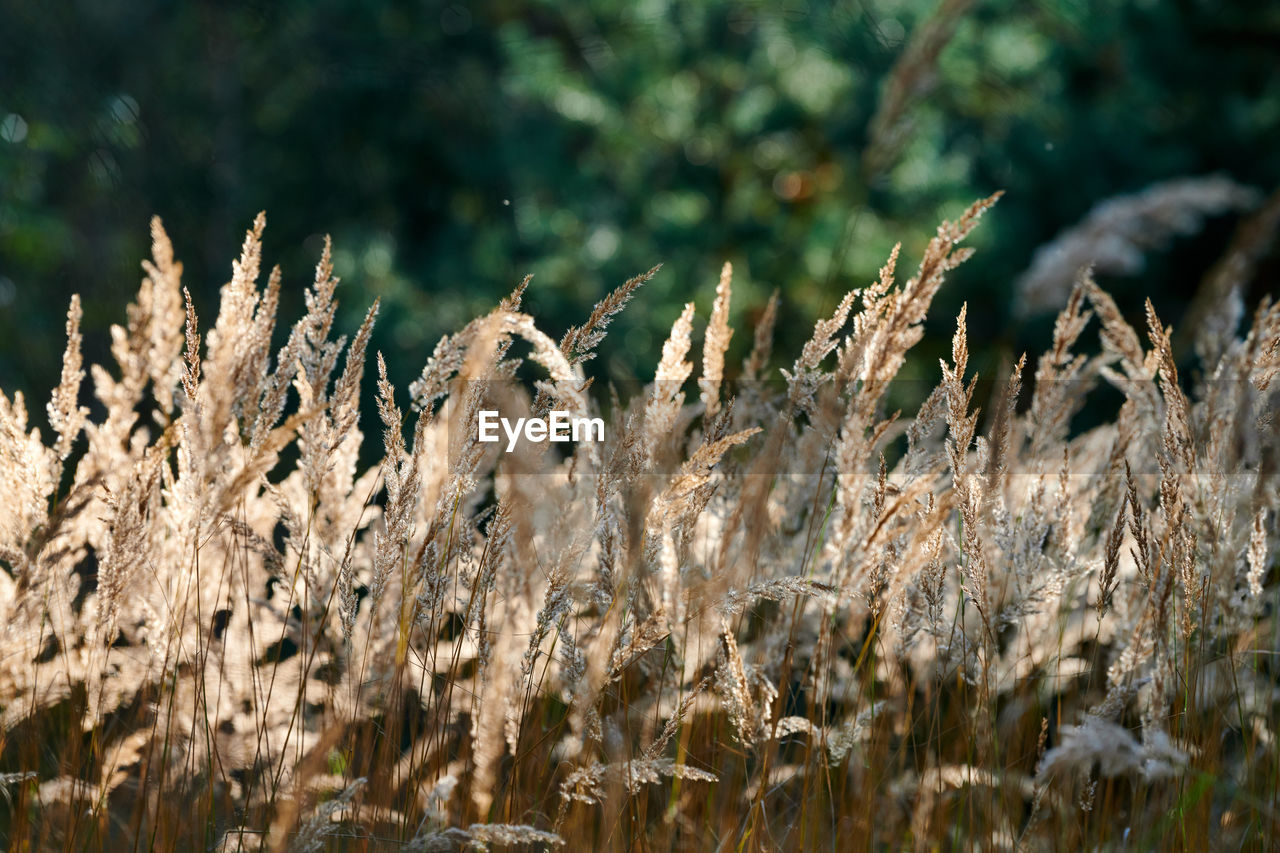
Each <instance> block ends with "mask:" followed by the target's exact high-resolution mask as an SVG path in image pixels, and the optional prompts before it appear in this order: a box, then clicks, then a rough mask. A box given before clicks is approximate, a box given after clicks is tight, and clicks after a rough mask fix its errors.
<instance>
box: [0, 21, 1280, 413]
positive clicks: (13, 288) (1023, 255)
mask: <svg viewBox="0 0 1280 853" xmlns="http://www.w3.org/2000/svg"><path fill="white" fill-rule="evenodd" d="M938 5H939V4H938V2H937V0H837V2H787V0H783V2H721V0H710V2H697V3H694V2H688V3H675V2H668V0H595V2H583V3H564V2H530V3H517V2H511V0H485V1H484V2H474V3H440V2H419V3H400V2H396V3H371V2H356V0H279V2H270V3H268V2H217V3H214V2H191V3H180V4H176V3H169V2H160V0H93V1H92V2H90V0H69V2H65V3H61V4H44V3H31V2H27V1H26V0H0V21H2V22H3V25H2V26H0V387H4V388H5V389H6V390H12V389H14V388H25V389H28V391H29V392H31V393H32V394H33V396H34V399H36V400H41V401H42V400H43V399H44V394H45V393H46V390H45V389H47V388H49V387H50V386H51V385H52V384H53V383H54V382H55V381H56V377H57V371H58V359H59V353H60V351H61V347H62V323H63V313H64V311H65V307H66V303H67V300H68V298H69V296H70V294H71V293H72V292H73V291H79V292H80V293H82V294H83V295H84V298H85V310H86V320H85V328H86V333H87V335H88V340H87V347H88V349H89V356H90V357H92V358H101V357H103V355H104V351H105V346H106V335H105V327H106V325H107V324H108V323H110V322H115V321H118V320H120V319H121V318H122V315H123V310H122V309H123V305H124V303H125V301H126V300H127V299H128V298H129V296H130V295H131V294H132V292H133V291H134V289H135V288H136V286H137V279H138V276H139V267H138V263H139V260H140V259H141V258H142V257H143V256H144V255H145V253H146V251H147V241H148V236H147V220H148V218H149V217H150V216H151V215H152V214H153V213H154V214H159V215H161V216H162V217H163V218H164V221H165V223H166V227H167V228H168V229H169V231H170V234H171V236H172V237H173V239H174V243H175V246H176V248H177V253H178V256H179V257H180V258H181V259H183V260H184V262H185V264H186V270H187V274H186V282H187V284H188V286H190V287H191V289H192V292H193V294H194V296H195V299H196V303H197V307H198V309H199V311H200V312H201V314H202V315H203V316H204V318H205V320H206V322H211V320H212V316H213V314H214V313H215V310H216V304H217V303H216V294H217V288H218V286H220V285H221V283H223V282H224V281H225V280H226V279H227V278H228V277H229V271H230V259H231V258H232V257H233V255H234V254H235V253H236V251H237V250H238V247H239V243H240V238H241V235H242V233H243V230H244V229H245V228H247V227H248V225H249V223H250V222H251V220H252V217H253V215H254V213H255V212H256V211H258V210H260V209H265V210H267V212H268V222H269V225H268V229H267V261H268V263H272V262H279V263H281V264H282V265H283V267H284V270H285V281H286V282H287V283H288V288H287V289H288V290H289V296H288V299H289V300H292V302H290V301H288V300H286V305H285V309H284V311H283V314H282V316H283V319H284V320H286V321H289V320H291V318H292V316H294V314H293V313H292V312H293V310H294V309H295V308H296V307H297V305H298V303H299V302H300V294H301V291H302V288H303V286H304V285H305V283H307V282H308V281H309V272H310V269H311V267H312V266H313V265H314V263H315V260H316V258H317V256H318V254H319V246H320V242H321V236H322V234H323V233H325V232H329V233H332V234H333V236H334V240H335V245H336V250H337V266H338V272H339V274H340V275H341V276H342V277H343V279H344V285H343V286H342V287H341V288H340V291H339V292H340V294H341V295H342V300H343V310H344V312H346V313H347V316H346V317H345V320H344V324H345V327H346V328H348V329H354V327H355V325H356V323H357V322H358V319H357V318H358V315H359V314H360V313H361V312H363V310H364V308H365V307H366V306H367V304H368V303H369V302H370V301H371V300H372V299H373V298H374V297H381V298H382V300H383V314H382V320H381V323H380V326H379V332H378V335H377V337H376V339H375V342H374V345H375V346H376V347H378V348H381V349H383V350H384V351H385V352H386V353H387V355H388V361H389V363H390V365H391V368H392V373H393V379H395V380H397V381H398V382H399V383H402V384H403V383H405V382H407V381H408V380H409V379H410V378H412V377H413V376H414V375H416V373H417V371H418V370H419V369H420V368H421V366H422V363H423V362H424V360H425V358H426V356H427V354H428V353H429V351H430V348H431V346H432V345H433V344H434V341H435V340H436V339H437V338H438V336H439V335H440V334H442V333H443V332H446V331H450V330H452V329H454V328H456V327H458V326H459V325H461V324H462V323H463V322H465V321H466V320H467V319H469V318H470V317H472V316H474V315H475V314H476V313H478V312H481V311H484V310H487V309H488V308H489V307H491V306H492V305H493V304H494V303H495V302H496V301H497V299H499V298H500V297H501V296H502V295H504V294H505V293H507V292H509V291H510V289H511V288H512V287H513V286H514V285H515V283H516V282H517V281H518V280H519V279H520V278H521V277H522V275H523V274H525V273H526V272H532V273H534V274H535V278H534V282H533V285H532V287H531V289H530V291H529V296H528V298H527V300H526V307H527V308H528V309H530V310H531V311H532V312H533V313H535V314H536V315H538V316H539V318H540V320H542V321H543V322H544V323H545V324H546V326H547V328H548V329H549V330H550V331H552V332H553V333H559V332H561V331H563V330H564V329H565V328H567V327H568V326H569V325H571V324H573V323H575V322H579V321H580V319H581V318H582V317H583V316H585V314H586V313H587V312H588V311H589V310H590V307H591V305H592V303H594V301H595V300H596V299H598V298H600V297H601V296H603V295H604V294H605V293H606V292H608V290H609V289H611V288H612V287H614V286H616V285H617V284H619V283H621V282H622V281H623V280H624V279H625V278H627V277H629V276H631V275H634V274H636V273H638V272H641V271H643V270H645V269H648V268H649V267H650V266H652V265H653V264H655V263H658V262H662V263H663V264H664V265H665V266H664V269H663V271H662V272H661V273H660V274H659V276H658V277H657V278H656V279H655V280H654V281H653V282H652V283H651V284H650V285H648V286H647V288H646V290H645V291H642V293H641V295H640V296H639V298H638V300H637V302H636V303H634V304H633V306H632V307H631V308H630V309H628V311H627V312H626V313H625V314H624V315H623V316H622V318H621V320H620V321H619V323H618V324H617V326H615V331H614V333H612V334H611V335H610V337H609V339H608V340H607V341H606V345H605V346H604V348H603V354H604V358H603V359H602V361H601V362H599V363H598V364H597V365H596V368H595V370H596V372H597V373H603V374H605V376H603V377H601V378H608V377H626V376H629V375H632V374H635V373H638V374H639V375H640V377H641V378H644V377H645V376H646V375H647V374H646V371H649V370H651V369H652V364H653V363H654V361H655V360H656V357H657V353H658V351H659V349H660V347H661V342H662V340H663V338H664V337H665V333H666V330H667V329H668V328H669V325H670V323H671V321H672V320H673V319H674V318H675V316H676V315H677V314H678V312H679V309H680V305H681V304H682V303H684V302H686V301H689V300H695V299H696V300H698V302H699V305H700V307H701V308H702V311H703V316H704V317H705V313H706V311H707V310H708V308H709V305H710V299H711V292H712V291H713V290H714V286H715V282H716V279H717V271H718V269H719V266H720V264H721V263H722V262H723V261H724V260H730V261H732V262H733V263H734V266H735V299H734V308H733V319H734V322H735V324H737V325H738V327H739V328H740V329H743V331H741V332H740V333H739V334H738V335H737V336H736V337H735V339H734V349H733V351H732V352H731V355H733V354H736V353H738V352H739V351H741V350H743V349H745V347H746V346H748V345H749V341H750V334H749V333H748V332H747V331H746V330H745V327H746V326H747V325H749V324H750V322H751V321H752V320H753V318H754V317H755V315H756V313H757V312H758V310H759V308H760V307H762V306H763V304H764V301H765V299H766V298H767V295H768V293H769V292H770V291H771V290H772V289H773V288H775V287H776V288H780V289H781V291H782V294H783V297H784V299H783V305H784V308H783V314H782V321H781V323H780V327H779V342H778V347H779V348H780V351H782V352H785V353H794V352H796V351H797V350H798V347H799V345H800V344H801V343H802V341H803V340H804V339H805V338H806V337H807V335H808V332H809V330H810V329H811V328H812V321H813V320H814V319H815V318H816V316H817V315H818V314H820V313H821V312H823V311H827V310H830V309H831V308H832V307H833V306H834V305H835V303H836V301H837V300H838V299H839V297H840V295H841V294H842V293H843V292H844V291H845V290H847V289H848V288H849V287H852V286H860V285H862V284H864V283H866V282H867V281H869V280H871V279H872V278H873V277H874V275H875V272H876V270H877V269H878V267H879V266H880V265H881V264H882V263H883V262H884V259H885V257H886V256H887V255H888V252H889V250H890V248H891V246H892V244H893V242H894V241H896V240H898V239H902V240H904V241H905V242H904V247H903V252H904V263H903V267H902V269H903V270H904V272H909V270H910V268H912V267H913V266H914V263H915V261H916V260H917V259H918V258H919V254H920V249H921V248H922V246H923V244H924V242H925V241H926V240H927V239H928V238H929V236H931V234H932V231H933V229H934V227H935V226H936V224H937V222H938V221H939V219H941V218H942V217H945V216H952V215H955V214H956V213H958V212H959V211H960V210H962V209H963V207H964V206H965V205H967V204H968V203H969V202H970V201H972V200H973V199H975V198H977V197H979V196H982V195H986V194H989V193H990V192H992V191H994V190H996V189H1000V188H1003V189H1005V190H1007V195H1006V197H1005V198H1004V200H1003V201H1002V202H1001V203H1000V205H999V206H998V207H997V208H996V210H995V211H993V212H992V214H991V215H990V216H989V218H988V220H987V221H985V222H984V224H983V226H982V228H981V229H980V230H979V231H978V233H977V234H976V235H975V240H974V245H976V246H977V247H978V248H979V253H978V255H977V256H976V257H975V258H974V259H973V260H972V261H971V262H970V263H969V264H968V265H966V266H965V267H964V268H962V270H961V271H959V273H958V274H957V275H956V276H955V280H954V281H953V282H952V283H951V284H950V285H948V287H947V288H945V289H944V291H943V293H942V294H941V295H940V297H939V301H938V305H937V308H936V310H935V312H934V315H933V319H932V320H931V323H932V325H931V326H930V331H931V332H933V333H935V334H933V335H932V336H931V340H929V341H926V343H925V345H924V346H923V348H922V350H921V353H922V354H921V361H920V362H919V363H918V365H916V367H917V368H918V370H919V371H920V376H921V378H933V377H934V374H935V372H936V363H937V362H936V355H937V353H938V352H940V351H943V350H944V349H945V342H946V341H947V340H949V337H950V332H951V323H952V320H951V317H953V316H954V313H955V311H956V309H958V307H959V304H960V302H961V301H965V300H967V301H968V302H969V303H970V305H971V310H970V313H969V318H970V340H971V341H973V342H974V343H975V344H979V345H982V346H983V348H982V349H980V350H979V351H978V352H976V353H975V360H974V362H973V367H974V368H976V369H978V370H982V371H987V372H990V371H991V370H992V369H993V367H994V366H995V365H994V363H993V362H994V361H995V360H996V358H997V354H998V353H1005V352H1007V351H1008V350H1009V349H1010V348H1011V347H1030V348H1031V349H1032V350H1033V351H1038V350H1039V349H1041V348H1042V346H1043V335H1044V332H1045V329H1046V328H1047V326H1046V324H1047V322H1048V321H1047V320H1041V321H1037V322H1036V323H1033V324H1031V325H1030V326H1027V327H1024V328H1020V329H1014V328H1012V326H1011V323H1012V320H1011V311H1010V303H1011V292H1010V286H1011V282H1012V280H1013V278H1014V277H1015V276H1016V274H1017V273H1018V272H1019V271H1021V270H1022V269H1024V268H1025V267H1026V266H1027V264H1028V262H1029V259H1030V257H1031V254H1032V252H1033V251H1034V249H1035V248H1036V247H1037V246H1038V245H1040V244H1042V243H1043V242H1045V241H1047V240H1049V239H1051V238H1052V237H1053V236H1054V235H1055V234H1056V233H1058V232H1059V231H1060V230H1061V229H1062V228H1064V227H1066V226H1069V225H1070V224H1072V223H1074V222H1075V221H1077V220H1078V219H1079V218H1080V217H1081V216H1083V215H1084V214H1085V213H1086V212H1087V211H1088V209H1089V208H1090V207H1091V206H1092V205H1093V204H1094V203H1096V202H1097V201H1099V200H1101V199H1103V198H1106V197H1108V196H1111V195H1115V194H1117V193H1121V192H1129V191H1133V190H1136V189H1139V188H1141V187H1143V186H1146V185H1147V184H1149V183H1151V182H1153V181H1157V180H1161V179H1164V178H1168V177H1172V176H1175V175H1188V174H1203V173H1207V172H1214V171H1222V172H1226V173H1228V174H1230V175H1232V176H1233V177H1235V178H1236V179H1238V180H1240V181H1242V182H1245V183H1249V184H1253V185H1256V186H1259V187H1260V188H1262V189H1266V190H1270V189H1271V188H1273V187H1275V186H1276V185H1277V184H1280V148H1277V146H1276V144H1275V143H1276V141H1277V139H1280V136H1278V135H1277V130H1278V129H1280V61H1277V60H1278V59H1280V7H1276V6H1274V5H1271V6H1267V4H1260V3H1256V2H1245V0H1221V1H1220V2H1219V1H1218V0H1178V2H1163V3H1162V2H1156V1H1155V0H1147V2H1116V0H1032V1H1031V2H1028V0H990V2H977V3H973V4H971V6H970V8H968V9H967V11H966V12H965V14H964V15H963V17H962V18H961V19H960V20H959V22H958V25H957V26H956V27H955V31H954V37H953V38H952V39H951V40H950V42H949V43H948V44H947V45H946V47H945V49H943V50H942V52H941V53H940V55H939V56H938V58H937V62H936V66H933V67H931V68H929V69H928V70H927V73H925V74H924V75H923V76H922V77H921V78H920V80H919V81H918V85H917V87H916V89H913V90H912V91H911V92H909V93H908V94H909V95H910V96H911V100H910V102H909V104H908V109H907V112H906V113H905V115H904V118H905V123H904V125H903V133H902V135H901V139H900V142H901V144H900V145H895V146H894V148H893V151H892V156H891V157H890V158H889V160H888V161H887V162H886V163H885V166H884V168H883V169H877V170H870V169H867V168H865V167H864V161H863V155H864V151H865V149H866V147H867V141H868V127H869V125H870V124H871V121H872V117H873V116H874V114H875V112H876V109H877V105H878V104H879V103H880V102H881V98H882V91H883V89H884V85H885V81H886V79H887V78H888V75H890V73H891V70H892V69H893V67H894V64H895V62H897V61H898V60H899V57H901V56H902V55H903V52H904V49H905V47H906V44H907V43H908V41H909V40H910V39H911V38H912V35H913V33H915V32H916V31H917V29H918V28H919V27H921V26H922V22H924V21H925V20H926V19H928V18H929V16H930V15H931V14H933V13H934V11H935V9H936V8H937V7H938ZM951 5H964V4H951ZM1230 228H1231V222H1229V221H1228V222H1218V223H1213V224H1212V225H1211V227H1210V228H1209V230H1208V231H1207V232H1206V233H1205V234H1204V235H1202V237H1200V238H1197V239H1193V240H1190V241H1184V244H1180V246H1179V247H1175V249H1174V251H1173V254H1171V255H1169V256H1167V257H1166V259H1165V260H1164V261H1157V262H1156V263H1154V264H1153V265H1151V267H1150V268H1149V272H1148V275H1147V276H1146V277H1145V278H1142V279H1139V280H1134V281H1130V282H1118V283H1114V284H1116V285H1119V286H1120V287H1121V290H1122V294H1121V295H1122V296H1123V291H1124V288H1125V287H1128V291H1127V292H1129V293H1130V294H1131V295H1132V294H1137V293H1138V292H1144V293H1146V292H1155V293H1158V294H1160V295H1161V299H1162V302H1160V303H1159V304H1160V305H1161V306H1162V307H1163V308H1165V309H1166V310H1167V311H1168V312H1169V313H1170V314H1171V316H1172V317H1174V318H1176V316H1177V310H1178V308H1179V307H1180V306H1181V305H1182V304H1183V303H1184V302H1185V301H1186V299H1187V298H1189V296H1190V294H1191V292H1192V291H1193V290H1194V288H1195V286H1196V284H1197V282H1198V280H1199V278H1200V276H1201V275H1202V274H1203V272H1204V270H1205V269H1206V268H1207V267H1208V265H1209V264H1210V263H1211V261H1212V260H1213V259H1214V258H1215V257H1216V255H1217V254H1218V253H1220V252H1221V250H1222V249H1223V248H1224V246H1225V241H1226V237H1227V236H1228V235H1229V233H1230ZM1122 304H1123V299H1122ZM1130 304H1132V298H1131V300H1130ZM975 309H977V310H975ZM984 342H985V343H984ZM997 344H999V346H997ZM930 365H933V366H932V367H930ZM911 367H912V366H909V370H910V369H911ZM33 408H38V407H33Z"/></svg>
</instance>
